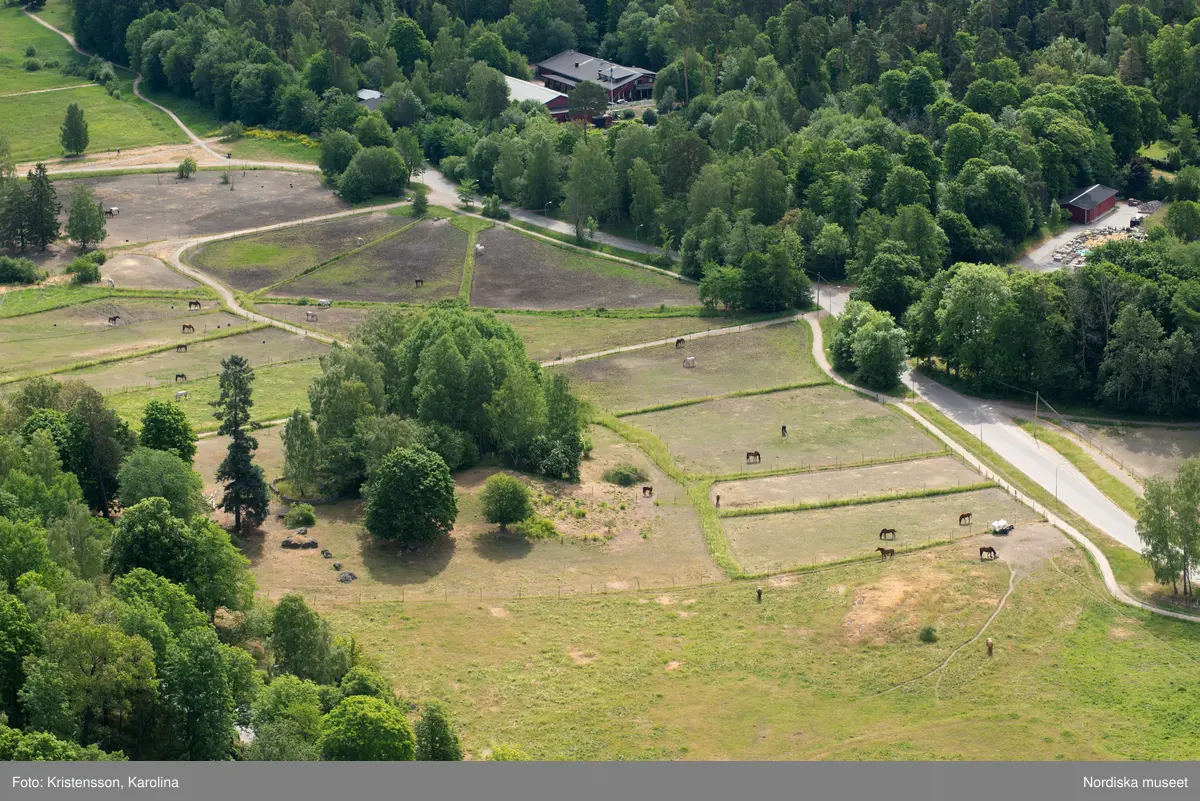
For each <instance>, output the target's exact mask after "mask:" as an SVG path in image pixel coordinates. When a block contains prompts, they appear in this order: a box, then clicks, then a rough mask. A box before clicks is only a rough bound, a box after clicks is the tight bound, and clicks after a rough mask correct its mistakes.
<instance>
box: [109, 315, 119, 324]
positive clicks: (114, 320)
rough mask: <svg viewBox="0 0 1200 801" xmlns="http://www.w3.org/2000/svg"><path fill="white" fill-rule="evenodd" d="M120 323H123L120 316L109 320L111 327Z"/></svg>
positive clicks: (114, 316)
mask: <svg viewBox="0 0 1200 801" xmlns="http://www.w3.org/2000/svg"><path fill="white" fill-rule="evenodd" d="M119 322H121V315H119V314H114V315H113V316H112V317H109V318H108V324H109V325H116V324H117V323H119Z"/></svg>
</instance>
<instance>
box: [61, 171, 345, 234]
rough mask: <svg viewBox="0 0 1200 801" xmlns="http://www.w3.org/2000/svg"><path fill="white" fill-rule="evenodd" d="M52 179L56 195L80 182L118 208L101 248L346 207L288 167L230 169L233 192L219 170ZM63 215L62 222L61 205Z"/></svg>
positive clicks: (231, 228) (109, 220)
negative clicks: (279, 169) (284, 169)
mask: <svg viewBox="0 0 1200 801" xmlns="http://www.w3.org/2000/svg"><path fill="white" fill-rule="evenodd" d="M55 183H56V187H55V188H56V189H57V190H58V194H59V196H60V197H61V198H66V196H67V192H69V191H70V187H71V186H72V185H74V184H76V183H85V184H87V185H88V186H90V187H92V189H93V191H94V192H95V193H96V199H97V200H98V201H99V202H100V203H101V204H102V205H103V206H104V207H105V208H109V207H112V206H116V207H117V208H119V209H120V214H117V215H114V216H112V217H107V218H106V219H105V222H106V223H107V229H106V230H107V232H108V237H107V238H106V239H105V240H104V243H103V244H104V246H105V247H117V246H119V245H124V244H128V243H133V242H157V241H160V240H163V239H176V238H180V237H188V236H204V235H208V234H217V233H222V232H225V231H239V230H242V229H245V228H254V227H257V226H261V225H271V224H273V223H279V222H285V221H287V220H296V219H302V218H305V217H314V216H317V215H319V214H331V213H333V212H336V211H343V210H345V209H347V208H349V206H347V205H346V204H345V203H344V202H342V201H341V200H340V199H339V198H338V197H337V196H336V195H334V194H333V193H332V192H330V191H329V189H327V188H326V187H324V186H322V185H321V182H320V181H319V180H318V179H317V178H316V176H314V175H308V174H305V173H294V172H274V171H270V170H259V171H254V170H248V171H246V174H245V177H244V178H243V177H242V172H241V171H235V177H234V181H233V184H232V186H233V191H230V187H229V186H225V185H223V184H221V173H219V172H211V171H206V172H198V173H196V174H195V175H194V176H192V178H190V179H188V180H186V181H180V180H176V178H175V176H174V175H173V174H171V173H166V174H163V173H156V174H153V175H116V176H108V177H100V178H79V179H73V180H68V181H56V182H55ZM63 219H64V223H65V219H66V206H65V204H64V206H63Z"/></svg>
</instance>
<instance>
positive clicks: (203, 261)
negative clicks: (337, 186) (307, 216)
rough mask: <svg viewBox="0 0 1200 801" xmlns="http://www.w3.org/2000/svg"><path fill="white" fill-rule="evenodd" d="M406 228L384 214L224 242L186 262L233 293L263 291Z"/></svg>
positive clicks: (190, 254) (190, 255) (196, 252)
mask: <svg viewBox="0 0 1200 801" xmlns="http://www.w3.org/2000/svg"><path fill="white" fill-rule="evenodd" d="M406 224H407V223H406V222H404V221H401V220H397V219H396V218H394V217H389V216H387V215H384V214H361V215H355V216H353V217H347V218H342V219H337V220H331V221H329V222H325V223H315V224H312V225H301V226H293V227H291V228H284V229H281V230H278V231H270V232H267V233H263V234H254V235H252V236H244V237H238V238H237V239H223V240H221V241H218V242H212V243H209V244H207V245H204V246H202V247H200V248H199V249H198V250H193V251H189V252H188V253H187V255H186V258H187V260H188V262H189V263H191V264H194V265H195V266H196V267H199V268H200V269H201V270H204V271H205V272H207V273H210V274H212V275H213V276H215V277H216V278H218V279H220V280H221V281H222V282H223V283H225V284H228V285H229V286H231V287H233V288H234V289H239V290H242V291H250V290H254V289H261V288H263V287H266V286H270V285H272V284H275V283H278V282H279V281H283V280H286V279H288V278H291V277H292V276H294V275H298V274H299V273H301V272H303V271H304V270H307V269H311V268H312V267H315V266H316V265H318V264H321V263H322V262H325V261H328V260H330V259H332V258H335V257H337V256H339V255H341V254H343V253H346V252H347V251H349V250H352V249H354V248H356V247H359V245H358V239H359V238H360V237H361V238H362V239H363V240H364V242H371V241H373V240H375V239H378V238H379V237H381V236H384V235H385V234H388V233H390V232H392V231H395V230H397V229H398V228H401V227H403V226H404V225H406Z"/></svg>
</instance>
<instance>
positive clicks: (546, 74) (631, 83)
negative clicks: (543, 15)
mask: <svg viewBox="0 0 1200 801" xmlns="http://www.w3.org/2000/svg"><path fill="white" fill-rule="evenodd" d="M537 74H538V77H540V78H541V79H542V81H544V82H545V84H546V86H548V87H549V88H551V89H555V90H557V91H559V92H569V91H571V90H572V89H574V88H575V85H576V84H578V83H580V82H581V81H593V82H595V83H598V84H600V85H601V86H603V87H604V90H605V91H606V92H607V93H608V99H609V102H612V103H615V102H616V101H618V100H626V101H629V100H641V99H643V98H646V97H650V96H651V95H653V94H654V78H655V75H656V74H657V73H654V72H652V71H651V70H644V69H642V68H641V67H624V66H622V65H620V64H614V63H613V62H611V61H605V60H604V59H601V58H596V57H595V56H589V55H588V54H587V53H580V52H578V51H575V50H564V51H562V52H561V53H559V54H558V55H557V56H551V57H550V58H548V59H546V60H545V61H542V62H539V63H538V64H537Z"/></svg>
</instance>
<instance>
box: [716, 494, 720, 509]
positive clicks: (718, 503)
mask: <svg viewBox="0 0 1200 801" xmlns="http://www.w3.org/2000/svg"><path fill="white" fill-rule="evenodd" d="M717 508H718V509H720V508H721V496H720V495H718V496H717Z"/></svg>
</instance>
